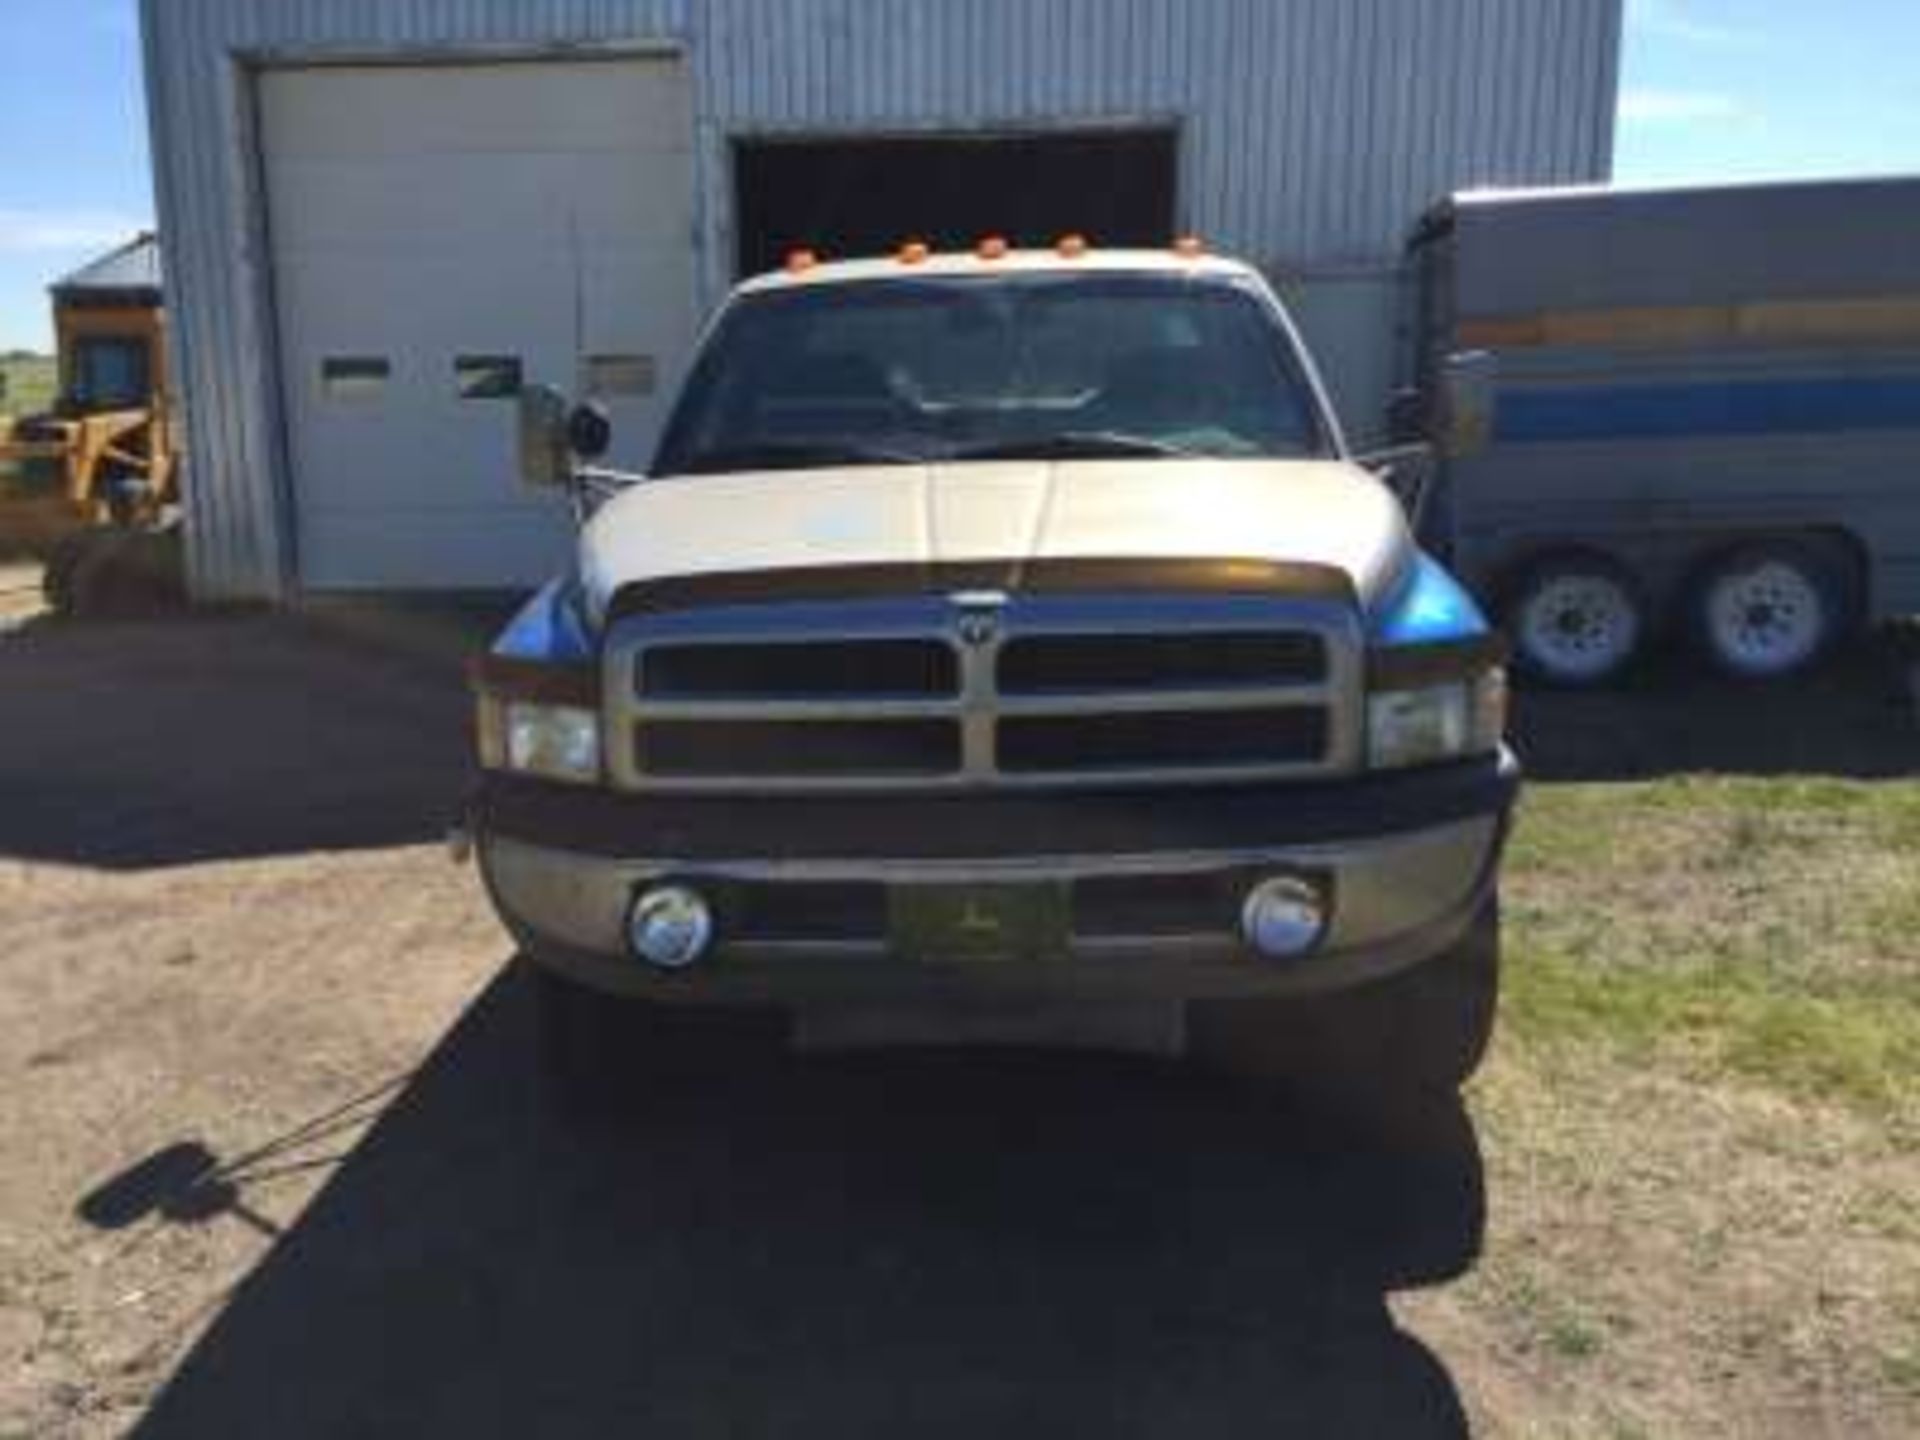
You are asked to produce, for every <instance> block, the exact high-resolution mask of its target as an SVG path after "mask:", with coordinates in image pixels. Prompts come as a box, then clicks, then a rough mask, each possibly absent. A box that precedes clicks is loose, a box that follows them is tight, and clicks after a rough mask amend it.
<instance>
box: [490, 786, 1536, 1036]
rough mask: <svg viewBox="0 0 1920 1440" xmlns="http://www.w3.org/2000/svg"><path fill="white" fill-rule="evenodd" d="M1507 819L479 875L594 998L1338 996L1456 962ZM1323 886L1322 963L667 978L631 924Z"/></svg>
mask: <svg viewBox="0 0 1920 1440" xmlns="http://www.w3.org/2000/svg"><path fill="white" fill-rule="evenodd" d="M1505 830H1506V813H1505V810H1504V808H1503V809H1502V810H1500V811H1499V812H1495V813H1488V814H1483V815H1476V816H1472V817H1470V818H1466V819H1461V820H1454V821H1450V822H1448V823H1445V824H1439V825H1434V826H1430V827H1427V828H1422V829H1415V830H1408V831H1402V832H1397V833H1392V834H1388V835H1382V836H1378V837H1372V838H1368V839H1364V840H1343V841H1339V842H1335V843H1328V844H1313V845H1292V846H1278V847H1274V848H1252V849H1235V850H1231V851H1190V852H1173V851H1169V852H1164V853H1147V854H1114V855H1091V856H1082V855H1060V856H1049V855H1032V854H1023V855H1019V856H1015V857H1009V858H1004V859H993V860H979V859H971V860H949V859H913V860H880V861H875V860H867V859H861V860H847V861H837V860H831V859H808V860H793V861H779V860H764V859H763V860H739V861H726V860H705V861H700V862H679V861H674V860H671V859H665V858H661V859H640V858H634V859H626V858H608V857H604V856H596V855H589V854H581V853H577V852H573V851H569V850H565V849H560V848H555V847H552V846H548V845H542V844H533V843H528V842H526V841H522V840H517V839H512V838H508V837H505V836H499V835H492V834H489V833H488V832H487V831H486V830H485V829H484V828H482V829H481V830H480V832H479V834H478V836H477V840H478V851H479V859H480V864H481V869H482V872H483V874H484V876H485V878H486V883H487V887H488V890H489V892H490V894H491V895H492V898H493V901H494V904H495V907H496V908H497V909H498V911H499V913H500V915H501V917H502V919H503V920H504V922H505V923H506V925H507V927H508V929H509V930H510V931H511V932H512V933H513V935H514V937H515V938H516V940H518V941H519V943H520V944H521V946H522V947H523V949H525V950H526V951H527V952H528V953H529V954H530V955H531V956H532V957H533V958H534V959H536V960H538V961H540V962H542V963H545V964H547V965H550V966H552V967H554V968H556V969H559V970H561V971H563V972H566V973H568V974H570V975H571V976H572V977H573V978H575V979H576V980H579V981H581V982H582V983H585V984H589V985H594V986H598V987H600V988H602V989H606V990H612V991H619V992H623V993H629V994H633V995H640V996H648V997H654V998H658V999H663V1000H684V1001H693V1002H706V1003H722V1004H725V1003H803V1002H806V1001H811V1000H855V999H860V1000H880V999H904V998H921V997H928V996H942V995H954V996H969V995H973V996H982V995H984V996H992V995H1003V996H1004V995H1016V994H1017V995H1036V996H1038V995H1071V996H1077V997H1088V998H1095V997H1107V998H1114V999H1120V998H1158V999H1200V998H1218V997H1232V996H1238V995H1261V994H1278V993H1295V992H1302V991H1310V990H1315V989H1328V988H1338V987H1340V986H1344V985H1351V984H1356V983H1359V982H1361V981H1364V980H1367V979H1371V978H1374V977H1376V976H1379V975H1383V974H1387V973H1390V972H1392V971H1394V970H1398V969H1402V968H1405V967H1406V966H1409V965H1412V964H1415V963H1418V962H1419V961H1420V960H1423V959H1426V958H1428V957H1430V956H1433V955H1436V954H1438V953H1440V952H1441V951H1444V950H1445V949H1447V948H1448V947H1449V946H1450V945H1451V944H1452V943H1453V942H1454V941H1455V940H1457V939H1458V938H1459V936H1460V935H1461V934H1462V933H1463V932H1464V931H1465V929H1466V927H1467V926H1468V925H1469V924H1470V923H1471V921H1472V919H1473V916H1474V914H1475V913H1476V911H1477V910H1478V909H1479V907H1480V905H1481V903H1482V902H1483V901H1484V899H1485V898H1486V897H1487V895H1488V894H1489V893H1490V891H1491V889H1492V885H1493V875H1494V871H1495V868H1496V865H1497V862H1498V856H1499V851H1500V848H1501V845H1502V842H1503V840H1504V837H1505ZM1266 868H1271V869H1289V870H1303V871H1309V872H1312V873H1315V874H1317V875H1319V876H1322V877H1324V878H1325V880H1326V881H1327V883H1328V884H1329V885H1330V887H1331V891H1332V896H1333V909H1332V921H1331V926H1330V929H1329V933H1328V936H1327V938H1326V941H1325V942H1324V944H1323V945H1322V947H1321V948H1320V949H1319V950H1318V951H1317V952H1316V953H1314V954H1313V955H1310V956H1308V957H1305V958H1303V959H1299V960H1294V961H1273V960H1263V959H1261V958H1259V957H1257V956H1255V955H1254V954H1252V953H1251V952H1250V951H1248V950H1247V949H1246V948H1245V947H1244V946H1242V945H1241V944H1240V943H1239V941H1238V938H1237V937H1235V936H1232V935H1229V934H1224V933H1213V934H1159V933H1155V934H1140V935H1113V934H1101V935H1097V936H1095V935H1079V934H1076V935H1075V937H1074V939H1073V941H1072V944H1071V947H1070V949H1069V951H1068V953H1067V954H1066V955H1064V956H1061V957H1059V958H1057V959H1053V960H1048V961H1030V962H974V963H946V964H931V963H927V962H925V961H922V960H919V959H917V958H915V957H914V956H911V955H902V954H898V953H894V951H893V950H892V949H891V947H890V946H889V945H888V944H887V943H886V942H884V941H879V940H876V941H866V942H853V941H844V940H842V941H834V942H832V943H822V942H818V941H800V940H791V939H783V940H764V941H746V940H741V939H735V940H733V941H731V942H728V941H727V940H726V939H725V938H724V937H723V938H722V941H721V943H720V944H719V945H718V946H717V947H716V949H715V951H714V952H713V954H712V955H710V956H709V957H708V958H707V959H706V960H704V961H702V962H701V963H700V964H699V965H697V966H695V967H694V968H693V969H692V970H691V971H688V972H684V973H679V974H671V975H663V974H661V973H659V972H656V971H653V970H651V969H649V968H647V967H646V966H644V965H643V964H641V963H640V962H639V961H637V960H635V959H633V958H631V957H630V956H629V955H628V953H627V951H626V946H625V941H624V930H625V923H624V922H625V916H626V911H627V907H628V905H629V904H630V902H631V900H632V898H633V895H634V892H635V890H636V888H637V887H639V886H641V885H644V884H645V883H646V882H648V881H650V880H657V879H661V878H665V877H668V876H671V877H673V878H675V879H678V880H683V881H688V882H691V883H693V884H695V885H698V884H700V883H701V882H702V881H706V882H708V883H709V884H714V885H721V884H752V885H759V886H769V887H777V886H779V885H781V884H782V883H792V884H799V883H819V882H840V881H853V882H866V883H871V882H873V881H875V880H879V881H881V882H883V883H885V884H887V885H890V886H892V885H921V884H953V883H968V882H995V881H999V882H1008V881H1076V880H1085V879H1097V878H1123V877H1156V878H1157V877H1168V876H1204V875H1209V874H1215V873H1220V874H1235V873H1239V872H1244V871H1248V870H1253V871H1258V870H1261V869H1266Z"/></svg>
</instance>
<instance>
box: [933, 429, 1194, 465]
mask: <svg viewBox="0 0 1920 1440" xmlns="http://www.w3.org/2000/svg"><path fill="white" fill-rule="evenodd" d="M1198 453H1199V452H1198V451H1195V450H1189V449H1186V448H1185V447H1183V446H1180V445H1175V444H1173V443H1172V442H1171V441H1167V440H1155V439H1152V438H1151V437H1149V436H1146V435H1128V434H1126V433H1125V432H1123V431H1119V430H1063V431H1061V432H1060V433H1059V434H1057V435H1037V436H1033V437H1031V438H1029V439H1025V440H996V441H993V442H992V443H991V444H987V445H973V446H969V447H967V448H965V449H962V450H956V451H954V452H953V453H952V454H951V455H948V456H947V457H946V458H947V459H949V460H1103V459H1108V458H1113V459H1124V458H1126V457H1129V456H1137V455H1144V456H1156V457H1179V458H1188V457H1191V456H1194V455H1196V454H1198Z"/></svg>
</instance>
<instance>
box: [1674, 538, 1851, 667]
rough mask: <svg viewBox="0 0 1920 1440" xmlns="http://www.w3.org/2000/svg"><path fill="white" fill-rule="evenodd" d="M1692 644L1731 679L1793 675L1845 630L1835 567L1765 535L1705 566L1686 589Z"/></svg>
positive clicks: (1842, 588)
mask: <svg viewBox="0 0 1920 1440" xmlns="http://www.w3.org/2000/svg"><path fill="white" fill-rule="evenodd" d="M1688 608H1689V612H1690V613H1689V620H1690V628H1691V630H1692V634H1693V639H1694V643H1695V645H1696V646H1697V647H1698V649H1699V651H1700V653H1701V654H1702V655H1703V656H1704V657H1705V658H1706V660H1707V662H1708V663H1709V664H1711V665H1712V666H1713V667H1714V668H1715V669H1716V670H1718V671H1719V672H1720V673H1721V674H1722V675H1725V676H1727V677H1728V678H1729V679H1733V680H1744V681H1754V682H1771V681H1778V680H1788V679H1792V678H1793V677H1794V676H1797V675H1801V674H1804V673H1805V672H1807V671H1808V670H1811V669H1812V668H1813V667H1814V666H1816V665H1818V664H1819V663H1820V661H1821V660H1822V659H1824V658H1825V657H1826V656H1827V654H1828V653H1829V652H1831V651H1832V649H1833V647H1834V645H1835V644H1836V643H1837V642H1838V641H1839V639H1840V638H1841V636H1842V635H1843V634H1844V633H1845V631H1846V630H1847V628H1848V623H1849V616H1850V613H1851V610H1852V604H1851V600H1850V587H1849V586H1848V584H1847V581H1846V577H1845V575H1844V574H1843V573H1842V572H1841V570H1840V569H1839V567H1838V566H1836V565H1835V564H1834V563H1832V562H1830V561H1829V560H1827V559H1826V557H1824V556H1823V555H1822V554H1821V553H1820V552H1819V551H1818V550H1816V549H1815V548H1814V547H1812V546H1810V545H1804V544H1801V543H1799V542H1798V541H1794V540H1762V541H1756V542H1754V543H1751V544H1746V545H1741V546H1739V547H1737V548H1735V549H1733V550H1729V551H1726V552H1724V553H1722V554H1721V555H1719V556H1718V557H1716V558H1715V559H1713V560H1711V561H1709V562H1708V563H1707V564H1706V565H1705V566H1703V567H1702V568H1701V570H1700V572H1699V574H1698V576H1697V577H1696V579H1695V581H1694V583H1693V585H1692V586H1691V587H1690V597H1689V607H1688Z"/></svg>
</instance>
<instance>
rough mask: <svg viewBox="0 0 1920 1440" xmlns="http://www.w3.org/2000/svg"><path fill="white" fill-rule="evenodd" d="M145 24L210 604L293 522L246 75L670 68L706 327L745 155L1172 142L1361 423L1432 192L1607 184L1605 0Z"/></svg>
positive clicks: (174, 12) (1093, 1)
mask: <svg viewBox="0 0 1920 1440" xmlns="http://www.w3.org/2000/svg"><path fill="white" fill-rule="evenodd" d="M142 15H143V26H144V33H145V45H146V66H147V73H148V81H149V103H150V107H151V117H152V128H153V139H154V145H153V153H154V164H155V171H156V188H157V191H158V203H159V212H160V218H161V223H162V228H163V233H164V234H165V235H166V237H167V242H168V254H167V262H168V266H169V275H168V284H169V291H170V299H171V301H172V303H173V305H174V307H175V314H176V325H175V334H176V342H177V346H178V350H179V358H180V361H181V365H180V371H179V373H180V374H181V375H182V376H183V377H184V388H185V400H186V403H187V405H188V407H189V409H190V412H191V420H192V425H193V434H194V444H195V450H194V454H193V456H192V458H191V469H190V475H189V480H188V483H189V486H190V489H191V501H190V506H189V511H188V536H189V556H190V562H191V569H192V573H193V576H194V580H195V584H196V588H197V590H198V591H199V593H201V594H202V595H204V596H208V597H227V598H240V597H259V598H284V597H288V596H290V595H293V594H295V593H297V592H298V591H299V589H300V586H301V577H300V574H299V568H298V556H299V535H298V528H299V527H298V515H297V506H296V504H295V502H294V494H295V483H294V480H293V478H292V477H291V476H290V474H289V459H288V447H287V445H286V438H285V430H284V416H283V409H284V406H283V398H282V386H283V377H281V376H279V375H278V374H277V373H276V363H275V361H274V360H273V358H272V357H274V356H275V354H276V323H277V322H276V314H275V308H274V302H273V295H274V276H273V274H272V266H271V264H270V261H269V257H270V254H271V245H270V239H271V237H270V235H269V233H268V229H267V226H266V225H265V223H264V218H263V206H262V202H261V194H262V189H263V176H262V173H261V156H260V149H259V135H258V125H257V122H258V114H257V109H258V100H259V81H260V77H261V76H262V75H263V74H266V73H268V72H271V71H273V70H276V69H280V68H286V67H298V66H311V65H318V64H329V63H338V62H344V61H351V62H356V63H365V62H368V61H373V62H379V63H391V64H422V63H464V62H474V61H485V60H502V61H504V60H516V61H520V60H529V59H537V58H540V57H547V58H555V57H559V58H579V57H581V56H590V55H596V54H597V55H617V54H645V53H656V54H668V55H672V56H675V57H678V58H679V59H680V60H681V62H682V63H684V65H685V67H686V69H687V73H688V78H689V81H690V90H691V107H692V129H693V147H694V149H693V157H692V160H693V165H692V169H693V182H692V186H693V194H692V196H691V198H690V205H691V211H692V215H693V224H692V233H691V235H690V236H689V241H688V243H689V247H690V252H691V253H690V269H691V273H692V274H693V276H694V281H693V284H694V286H695V289H696V294H695V296H694V304H695V305H696V307H697V308H699V309H704V308H705V307H707V306H709V305H710V304H711V303H712V302H713V301H714V300H715V299H716V297H718V296H719V295H720V294H721V293H722V292H723V290H724V288H725V286H726V285H727V283H728V281H729V279H730V278H731V277H730V257H731V255H732V253H733V243H732V242H733V235H732V217H731V208H732V198H731V175H730V147H731V145H732V143H733V142H734V140H736V139H737V138H741V137H747V136H767V135H854V134H862V133H881V132H886V133H922V132H930V131H940V132H947V131H982V132H984V131H1002V132H1027V131H1033V130H1050V129H1055V128H1059V127H1065V126H1073V127H1088V126H1100V125H1116V124H1126V123H1136V124H1137V123H1141V122H1148V123H1165V124H1169V125H1172V126H1175V127H1177V130H1178V145H1179V181H1178V183H1179V201H1178V204H1179V215H1180V219H1181V221H1182V224H1183V225H1184V227H1186V228H1190V229H1193V230H1196V231H1198V232H1200V233H1202V234H1204V235H1206V236H1207V237H1208V238H1209V239H1210V240H1211V241H1212V242H1213V243H1214V244H1216V245H1218V246H1219V247H1221V248H1223V249H1227V250H1231V251H1234V252H1238V253H1242V254H1246V255H1248V256H1250V257H1252V258H1254V259H1256V260H1258V261H1259V262H1260V263H1262V264H1263V265H1265V266H1267V267H1268V268H1269V269H1270V270H1271V271H1272V272H1273V273H1274V274H1275V275H1276V276H1277V277H1278V278H1279V279H1280V280H1281V282H1282V284H1283V286H1284V288H1286V289H1287V291H1288V292H1289V294H1290V295H1292V297H1293V298H1294V299H1295V301H1296V303H1297V304H1298V305H1299V308H1300V310H1301V312H1302V315H1303V317H1304V319H1305V322H1306V325H1307V327H1308V328H1309V330H1310V332H1311V333H1312V338H1313V339H1314V341H1315V342H1316V344H1317V346H1318V347H1319V348H1320V349H1321V350H1322V351H1323V352H1324V353H1325V357H1326V360H1327V362H1328V370H1329V372H1330V375H1331V378H1332V382H1333V384H1334V387H1335V389H1336V393H1338V394H1339V395H1340V396H1341V398H1342V403H1343V407H1344V408H1345V409H1346V410H1347V412H1348V414H1349V416H1350V418H1351V420H1352V422H1353V424H1354V428H1355V429H1356V430H1358V431H1361V432H1365V431H1366V430H1368V429H1370V428H1371V426H1370V424H1369V423H1368V422H1370V421H1371V420H1372V418H1373V416H1374V414H1375V412H1376V411H1377V410H1378V408H1379V404H1380V400H1381V398H1382V396H1383V395H1384V392H1385V389H1386V387H1387V385H1388V383H1389V380H1390V371H1391V358H1392V335H1391V328H1392V322H1393V319H1394V315H1395V298H1396V293H1397V292H1396V281H1397V277H1398V273H1399V272H1398V257H1399V250H1400V242H1401V239H1402V237H1403V236H1404V234H1405V232H1406V230H1407V227H1408V226H1409V224H1410V223H1411V222H1412V221H1413V219H1414V218H1415V217H1416V216H1417V215H1418V214H1419V212H1420V211H1421V209H1422V208H1423V207H1424V206H1425V205H1426V204H1427V203H1428V202H1429V201H1430V200H1431V198H1432V197H1433V196H1435V195H1438V194H1444V193H1447V192H1448V191H1450V190H1453V189H1455V188H1457V187H1460V186H1462V185H1468V184H1475V183H1498V184H1550V183H1575V182H1582V181H1591V180H1598V179H1604V178H1605V177H1606V175H1607V174H1608V171H1609V167H1610V164H1611V150H1612V133H1613V119H1614V104H1615V94H1616V86H1617V57H1618V51H1619V43H1620V27H1621V0H1547V3H1543V0H1422V3H1419V4H1408V3H1404V0H1292V3H1287V4H1279V3H1271V0H887V3H864V4H863V3H855V0H703V3H693V0H380V3H377V4H375V3H367V0H333V3H325V0H144V3H143V6H142ZM990 222H991V217H988V216H983V217H982V224H983V228H984V227H986V226H988V225H989V224H990ZM1096 238H1097V237H1096Z"/></svg>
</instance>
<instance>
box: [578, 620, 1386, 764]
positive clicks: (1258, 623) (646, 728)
mask: <svg viewBox="0 0 1920 1440" xmlns="http://www.w3.org/2000/svg"><path fill="white" fill-rule="evenodd" d="M608 655H609V660H608V664H609V666H610V667H611V668H610V670H609V682H610V683H609V684H608V685H607V687H606V693H607V695H608V697H609V705H610V714H609V715H608V740H609V755H610V757H611V761H612V769H613V775H614V779H615V782H616V783H617V784H619V785H621V786H622V787H624V788H628V789H649V788H653V789H675V790H735V791H742V792H752V791H760V792H767V791H779V790H801V791H805V790H816V791H823V792H824V791H838V790H857V789H862V788H872V789H898V788H914V787H921V788H928V789H941V788H958V787H966V786H983V785H997V786H1023V785H1024V786H1047V785H1099V784H1127V785H1133V784H1140V783H1147V784H1152V783H1160V782H1165V783H1181V782H1188V783H1192V782H1198V781H1221V780H1227V779H1247V780H1264V779H1274V778H1285V777H1293V776H1301V777H1310V776H1316V775H1330V774H1338V773H1345V772H1346V771H1349V770H1351V769H1352V768H1354V767H1355V766H1356V764H1357V760H1358V750H1359V696H1360V683H1361V680H1360V661H1361V641H1360V637H1359V634H1358V625H1357V621H1356V619H1355V618H1354V616H1353V612H1352V609H1351V607H1350V606H1344V605H1340V604H1336V603H1333V602H1321V601H1308V600H1296V599H1291V598H1288V599H1268V598H1266V597H1259V596H1244V595H1235V596H1213V597H1200V598H1196V597H1192V596H1184V595H1179V594H1172V595H1140V594H1129V595H1126V596H1124V597H1122V596H1113V597H1099V596H1077V595H1076V596H1055V595H1047V596H1015V597H1011V598H1008V597H997V596H996V597H993V603H992V604H991V605H990V606H988V607H987V608H985V609H984V610H983V609H981V608H979V607H978V605H977V603H976V602H975V600H974V597H965V596H962V597H956V598H954V599H951V600H950V599H948V598H946V597H928V596H911V597H905V598H903V599H901V600H899V601H871V602H868V601H862V602H859V603H857V604H844V605H839V606H832V607H820V606H806V605H802V606H787V607H782V606H777V605H762V606H735V607H725V608H724V609H716V610H714V611H713V612H710V613H709V612H702V611H699V610H692V611H682V612H676V613H674V614H671V615H668V616H664V617H658V618H654V617H648V616H645V615H639V616H633V617H630V618H627V619H623V620H621V621H619V622H617V624H616V626H615V628H614V631H613V633H612V636H611V638H610V641H609V647H608Z"/></svg>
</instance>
